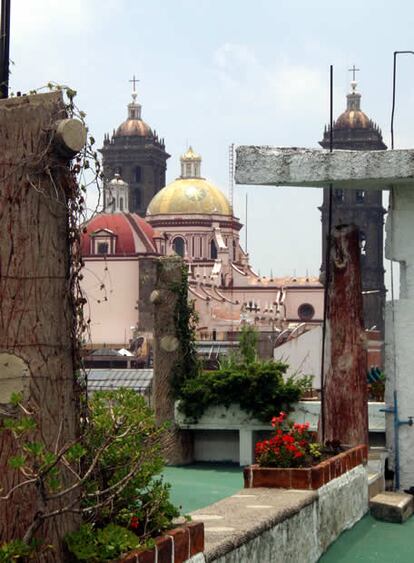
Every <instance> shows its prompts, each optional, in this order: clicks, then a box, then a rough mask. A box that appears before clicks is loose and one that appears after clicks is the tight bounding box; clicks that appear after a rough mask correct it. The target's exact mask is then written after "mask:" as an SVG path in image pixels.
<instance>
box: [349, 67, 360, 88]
mask: <svg viewBox="0 0 414 563" xmlns="http://www.w3.org/2000/svg"><path fill="white" fill-rule="evenodd" d="M348 72H352V81H351V88H352V93H355V90H356V87H357V85H358V82H357V81H356V80H355V73H356V72H360V69H359V68H356V66H355V65H352V68H348Z"/></svg>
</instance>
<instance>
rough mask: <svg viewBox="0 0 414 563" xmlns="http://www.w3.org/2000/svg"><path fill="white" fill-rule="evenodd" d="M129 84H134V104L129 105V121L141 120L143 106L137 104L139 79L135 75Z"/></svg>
mask: <svg viewBox="0 0 414 563" xmlns="http://www.w3.org/2000/svg"><path fill="white" fill-rule="evenodd" d="M129 82H130V83H131V84H132V102H131V103H130V104H128V119H141V105H140V104H139V103H137V91H136V84H137V82H139V79H138V78H136V77H135V74H134V75H133V76H132V80H129Z"/></svg>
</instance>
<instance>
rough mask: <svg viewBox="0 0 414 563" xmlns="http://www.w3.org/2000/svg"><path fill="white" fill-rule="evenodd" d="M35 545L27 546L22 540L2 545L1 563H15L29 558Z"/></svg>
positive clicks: (0, 548) (0, 547) (0, 550)
mask: <svg viewBox="0 0 414 563" xmlns="http://www.w3.org/2000/svg"><path fill="white" fill-rule="evenodd" d="M35 548H36V545H35V544H31V545H27V544H26V543H24V542H23V541H22V540H13V541H10V542H7V543H3V544H1V545H0V563H15V562H16V561H21V560H23V559H24V558H25V557H29V556H30V555H31V554H32V553H33V551H34V549H35Z"/></svg>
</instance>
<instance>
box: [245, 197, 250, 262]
mask: <svg viewBox="0 0 414 563" xmlns="http://www.w3.org/2000/svg"><path fill="white" fill-rule="evenodd" d="M248 200H249V196H248V195H247V192H246V202H245V210H244V218H245V219H244V222H245V225H244V229H245V231H244V247H245V248H244V250H245V252H246V254H247V204H248Z"/></svg>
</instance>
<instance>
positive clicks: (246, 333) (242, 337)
mask: <svg viewBox="0 0 414 563" xmlns="http://www.w3.org/2000/svg"><path fill="white" fill-rule="evenodd" d="M257 341H258V333H257V330H256V329H255V328H253V327H252V326H250V325H247V324H245V325H243V326H242V328H241V330H240V334H239V354H240V356H241V360H242V361H243V362H244V363H245V364H247V365H249V364H252V363H253V362H255V361H256V358H257Z"/></svg>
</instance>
